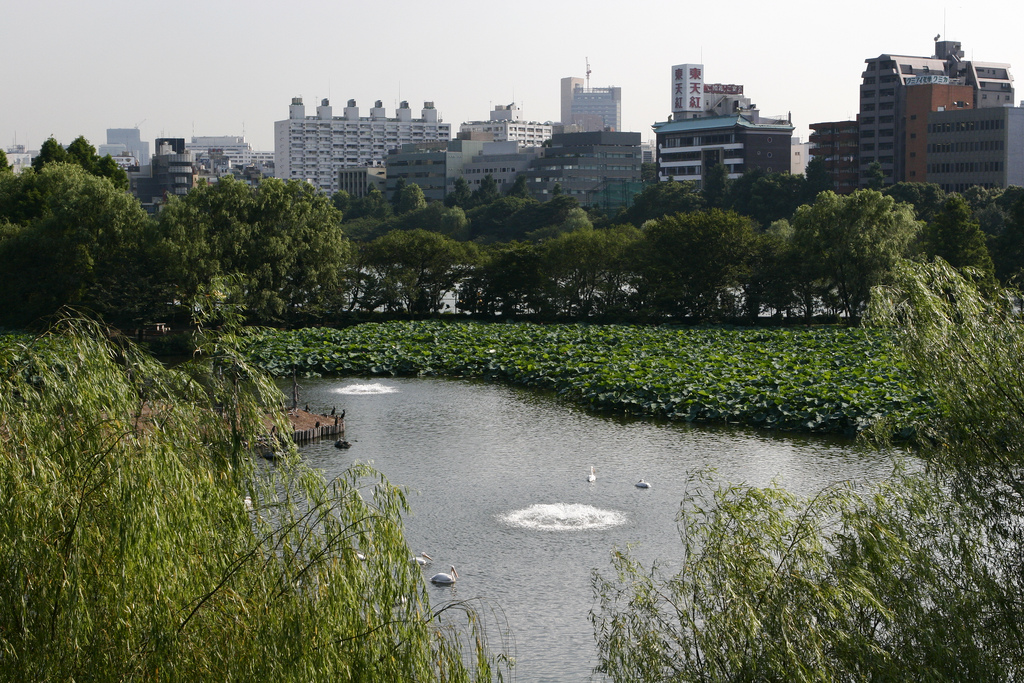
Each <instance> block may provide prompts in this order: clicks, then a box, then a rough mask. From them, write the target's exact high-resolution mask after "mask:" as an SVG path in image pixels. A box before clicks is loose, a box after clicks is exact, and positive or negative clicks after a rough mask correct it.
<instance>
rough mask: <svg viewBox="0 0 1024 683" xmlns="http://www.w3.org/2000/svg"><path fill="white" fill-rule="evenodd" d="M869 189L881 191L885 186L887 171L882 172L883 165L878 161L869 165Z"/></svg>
mask: <svg viewBox="0 0 1024 683" xmlns="http://www.w3.org/2000/svg"><path fill="white" fill-rule="evenodd" d="M866 177H867V179H868V189H871V190H881V189H882V188H883V187H884V186H885V171H883V170H882V164H880V163H879V162H877V161H872V162H871V163H870V164H868V173H867V176H866Z"/></svg>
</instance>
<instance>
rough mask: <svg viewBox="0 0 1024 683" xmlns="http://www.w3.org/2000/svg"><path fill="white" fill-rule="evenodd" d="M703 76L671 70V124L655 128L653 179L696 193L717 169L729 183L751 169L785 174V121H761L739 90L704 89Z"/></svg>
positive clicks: (696, 70)
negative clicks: (687, 185) (687, 184)
mask: <svg viewBox="0 0 1024 683" xmlns="http://www.w3.org/2000/svg"><path fill="white" fill-rule="evenodd" d="M704 76H705V73H704V65H703V64H676V65H675V66H673V67H672V72H671V81H670V83H671V103H672V120H671V121H666V122H664V123H656V124H654V134H655V137H656V142H657V164H658V179H659V180H661V181H669V180H678V181H684V180H685V181H691V182H693V183H694V184H696V185H697V187H698V188H700V187H703V185H704V179H705V177H706V176H707V173H708V171H709V170H710V169H711V168H712V167H714V166H716V165H717V164H723V165H724V166H725V168H726V171H727V173H728V176H729V178H733V179H735V178H738V177H740V176H741V175H742V174H743V173H744V172H745V171H748V170H750V169H754V168H760V169H763V170H765V171H767V172H769V173H788V172H790V168H791V164H792V155H793V151H792V144H791V140H792V136H793V123H792V121H791V120H790V117H789V115H786V116H785V117H781V116H780V117H763V116H761V113H760V111H759V110H758V109H757V106H756V105H755V104H753V103H752V102H751V101H750V98H748V97H746V96H745V95H744V94H743V86H742V85H736V84H732V83H729V84H725V83H705V81H704Z"/></svg>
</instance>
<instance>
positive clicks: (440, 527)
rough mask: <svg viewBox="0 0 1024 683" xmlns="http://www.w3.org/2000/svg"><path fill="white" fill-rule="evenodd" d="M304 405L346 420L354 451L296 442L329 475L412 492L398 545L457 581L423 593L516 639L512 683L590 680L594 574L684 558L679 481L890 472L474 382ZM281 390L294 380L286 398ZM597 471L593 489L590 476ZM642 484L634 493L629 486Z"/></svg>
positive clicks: (394, 383) (338, 382)
mask: <svg viewBox="0 0 1024 683" xmlns="http://www.w3.org/2000/svg"><path fill="white" fill-rule="evenodd" d="M301 385H302V388H301V396H300V403H309V406H310V410H312V411H315V412H323V413H329V412H330V410H331V409H332V408H333V407H336V408H337V410H338V411H339V412H340V411H341V410H342V409H344V410H346V411H347V417H346V424H347V438H348V440H349V441H350V442H352V444H353V446H352V448H351V449H350V450H339V449H336V448H334V445H333V442H332V441H329V440H325V441H322V442H320V443H316V444H312V445H308V446H304V447H303V448H302V454H303V456H304V458H305V459H306V461H307V462H308V463H309V464H310V465H312V466H313V467H316V468H319V469H322V470H323V471H324V473H325V474H326V475H327V476H328V477H331V476H336V475H337V474H339V473H340V472H341V471H343V470H344V469H345V468H346V467H348V466H349V465H350V464H352V463H353V462H354V461H357V460H358V461H360V462H370V463H372V464H373V466H374V467H375V468H376V469H378V470H379V471H380V472H381V473H383V474H384V475H385V476H386V477H387V478H388V480H389V481H390V482H391V483H392V484H396V485H399V486H402V487H405V488H406V489H407V490H408V495H409V502H410V505H411V507H412V511H411V514H410V515H409V516H407V518H406V519H405V528H406V538H407V540H408V542H409V546H410V548H411V549H412V550H413V552H417V553H418V552H421V551H423V552H426V553H428V554H429V555H431V556H432V557H433V558H434V563H433V565H432V566H430V567H426V568H425V569H424V572H425V574H426V575H427V576H428V577H429V576H430V575H432V574H433V573H435V572H438V571H445V572H447V571H448V568H449V566H450V565H455V567H456V569H457V570H458V573H459V580H458V582H457V583H456V585H455V586H452V587H440V586H434V585H431V586H430V595H431V600H432V602H433V604H434V607H435V608H436V607H437V606H438V605H440V604H442V603H443V602H445V601H449V600H466V599H473V598H481V599H482V600H483V602H482V603H481V604H480V605H478V607H479V608H480V609H481V610H482V611H483V612H484V614H485V616H487V618H488V619H489V620H490V628H489V632H490V635H491V637H492V640H493V642H494V643H495V644H497V645H500V639H499V636H500V630H501V629H502V628H506V627H507V628H508V629H510V630H511V639H512V640H511V641H510V642H509V643H508V647H509V650H510V652H509V654H510V655H511V656H513V657H514V658H515V661H516V667H515V669H514V672H513V677H514V680H519V681H587V680H595V679H599V677H596V676H594V675H592V674H591V670H592V668H593V666H594V665H595V664H596V646H595V643H594V637H593V631H592V627H591V624H590V622H589V621H588V613H589V611H590V610H591V608H592V607H594V606H595V601H594V596H593V591H592V588H591V575H592V571H593V570H594V569H597V570H599V571H601V572H608V571H610V569H611V564H610V553H611V551H612V549H613V548H625V547H626V546H627V545H630V546H632V548H633V554H634V555H635V556H636V557H638V558H639V559H641V560H642V561H644V563H645V564H649V563H650V562H651V561H652V560H654V559H658V560H659V561H661V562H663V563H664V566H665V567H666V568H667V567H670V566H671V563H672V561H673V558H677V557H679V554H680V548H681V546H680V542H679V536H678V532H677V529H676V523H675V519H676V514H677V512H678V510H679V504H680V501H681V500H682V499H683V496H684V495H685V483H686V479H687V475H688V473H689V472H691V471H693V470H695V469H698V468H703V467H709V466H710V467H714V468H715V470H716V476H717V478H719V479H721V480H722V481H727V482H733V483H743V482H745V483H748V484H753V485H766V484H768V483H770V482H771V481H772V480H773V479H777V480H778V481H779V482H780V483H781V484H783V485H784V486H785V487H786V488H787V489H789V490H790V491H792V492H794V493H798V494H804V495H806V494H811V493H814V492H816V491H818V490H819V489H821V488H822V487H824V486H827V485H829V484H832V483H835V482H838V481H842V480H856V481H858V482H870V481H875V480H878V479H882V478H885V477H887V476H888V475H889V474H890V472H891V469H892V463H891V460H890V458H889V457H887V456H886V455H884V454H879V453H876V452H872V451H869V450H866V449H864V448H862V447H859V446H857V445H856V444H854V443H853V442H851V441H849V440H846V439H841V438H834V439H828V438H822V437H810V436H801V435H791V434H785V435H783V434H775V433H768V432H756V431H752V430H746V429H729V428H712V427H703V426H693V425H686V424H666V423H656V422H650V421H642V420H635V419H628V418H622V417H615V416H605V415H595V414H592V413H588V412H586V411H584V410H581V409H579V408H577V407H575V406H572V405H567V404H565V403H562V402H559V401H558V400H557V398H555V397H552V396H549V395H543V394H539V393H536V392H532V391H529V390H523V389H518V388H512V387H506V386H501V385H493V384H486V383H482V382H478V381H461V380H445V379H416V378H413V379H392V378H387V379H379V378H373V379H352V378H346V379H307V380H303V381H302V382H301ZM287 392H288V393H289V394H290V383H289V385H288V388H287ZM591 467H594V468H595V471H596V475H597V480H596V481H595V482H593V483H589V482H588V481H587V475H588V474H589V473H590V468H591ZM641 478H643V479H645V480H646V481H648V482H650V483H651V488H649V489H640V488H637V487H636V486H635V485H634V484H635V483H636V482H637V481H638V480H639V479H641Z"/></svg>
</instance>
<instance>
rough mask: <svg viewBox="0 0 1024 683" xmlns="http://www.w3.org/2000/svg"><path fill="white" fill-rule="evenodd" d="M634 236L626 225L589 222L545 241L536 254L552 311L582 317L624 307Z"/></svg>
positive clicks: (636, 236)
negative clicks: (601, 225)
mask: <svg viewBox="0 0 1024 683" xmlns="http://www.w3.org/2000/svg"><path fill="white" fill-rule="evenodd" d="M576 210H577V211H580V212H582V209H576ZM639 240H640V231H639V230H637V229H636V228H634V227H633V226H631V225H630V226H618V227H614V228H609V229H604V230H594V229H593V228H592V227H590V225H589V221H588V222H587V224H585V225H583V226H581V227H578V228H576V229H573V230H570V231H567V232H565V233H563V234H561V235H559V236H558V237H554V238H552V239H549V240H547V241H545V242H544V243H543V244H542V247H541V252H542V259H543V272H544V274H545V276H546V278H545V282H546V285H547V297H546V299H547V303H548V305H549V306H550V308H551V310H552V311H553V312H554V313H556V314H557V315H563V316H571V317H579V318H584V319H585V318H588V317H590V316H591V315H595V314H605V313H610V312H621V311H623V310H625V309H626V308H627V306H628V304H627V293H628V291H629V289H628V287H627V285H629V284H630V281H631V279H632V278H631V275H632V269H631V268H629V266H628V264H629V260H630V259H629V256H630V254H631V252H632V251H633V250H634V249H635V248H636V245H637V243H638V242H639Z"/></svg>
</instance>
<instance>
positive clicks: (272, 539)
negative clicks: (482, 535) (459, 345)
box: [0, 171, 503, 681]
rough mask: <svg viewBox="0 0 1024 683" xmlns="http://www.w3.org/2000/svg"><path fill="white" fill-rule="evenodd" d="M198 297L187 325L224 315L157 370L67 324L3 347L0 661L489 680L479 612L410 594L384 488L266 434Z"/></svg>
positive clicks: (216, 299) (357, 471)
mask: <svg viewBox="0 0 1024 683" xmlns="http://www.w3.org/2000/svg"><path fill="white" fill-rule="evenodd" d="M44 172H45V171H44ZM215 292H217V293H215ZM207 295H208V296H203V297H202V298H201V299H200V300H197V302H196V305H197V307H198V309H199V310H200V315H199V316H198V319H197V321H196V323H197V324H198V325H199V326H200V329H210V328H212V327H214V326H223V327H224V328H225V332H224V333H222V334H219V335H217V336H212V335H202V336H200V337H197V338H195V342H196V347H195V348H196V354H195V356H194V357H193V358H192V359H191V360H190V362H187V363H184V364H182V365H179V366H177V367H176V368H173V369H170V368H166V367H164V366H163V365H162V364H161V363H159V362H157V361H156V360H155V359H154V358H151V357H148V356H146V355H145V354H143V353H141V352H140V351H139V350H138V349H136V348H134V347H133V346H132V345H131V344H129V343H126V342H125V340H124V339H123V338H120V339H117V340H116V341H108V339H109V338H110V331H109V330H107V329H103V328H101V327H99V326H98V325H94V324H90V323H88V322H86V321H81V320H62V321H61V322H60V324H59V325H57V326H55V327H54V328H53V329H52V330H50V331H49V332H48V333H47V334H45V335H43V336H41V337H40V338H37V339H34V340H30V339H24V340H21V339H19V340H17V341H13V340H12V341H11V342H10V343H5V344H3V349H2V351H0V367H2V368H3V372H0V433H2V434H3V435H4V438H3V439H0V459H2V461H3V462H4V463H5V467H3V468H0V489H2V490H3V491H4V492H5V493H4V504H3V506H0V567H3V572H2V573H0V605H2V609H0V647H2V649H3V652H5V661H4V678H7V679H9V680H33V679H48V680H91V679H108V680H110V679H116V680H125V679H141V680H157V679H167V678H172V679H177V678H182V679H189V680H232V679H237V678H238V677H239V676H241V677H242V678H246V679H250V678H251V679H253V680H274V681H292V680H304V681H308V680H340V681H371V680H396V681H397V680H402V681H413V680H416V681H430V680H445V681H489V680H492V677H498V676H499V674H500V673H501V672H502V671H503V668H502V664H501V662H500V661H499V660H497V659H496V657H495V656H494V655H493V654H492V653H490V652H488V650H487V646H486V640H485V634H484V633H483V631H482V629H480V628H479V627H478V624H479V621H478V615H476V614H474V613H473V612H472V611H470V610H468V609H467V608H466V607H465V605H463V606H462V607H458V606H440V607H438V608H432V607H431V606H430V602H429V595H428V591H427V590H426V588H425V585H424V583H425V581H424V578H423V574H422V572H421V570H420V569H419V568H418V567H417V566H416V565H415V564H411V563H410V562H409V556H410V551H409V548H408V545H407V544H406V542H405V540H404V536H403V534H402V523H401V515H403V514H405V513H407V512H408V507H407V504H406V501H405V496H404V494H403V493H402V492H401V491H400V490H398V489H397V488H395V487H394V486H392V485H390V484H389V483H388V482H387V481H385V480H384V479H383V477H381V476H380V475H379V474H377V473H376V472H374V471H373V470H371V469H369V468H367V467H363V466H355V467H353V468H351V469H349V470H347V471H346V472H344V473H343V474H341V475H340V476H338V477H336V478H334V479H332V480H331V481H327V480H325V479H324V477H323V475H322V474H321V473H319V472H318V471H316V470H314V469H312V468H310V467H307V466H306V465H305V464H304V463H303V462H302V459H301V458H300V457H299V456H298V454H297V452H296V450H295V448H294V446H293V445H291V444H290V442H289V441H279V440H278V437H277V436H276V435H275V431H276V434H283V433H286V430H288V429H289V428H290V425H288V423H287V421H286V420H285V419H284V411H283V410H282V409H281V408H282V406H281V392H280V390H279V389H278V388H277V387H276V386H275V385H274V384H273V382H271V381H270V380H269V378H267V377H266V376H264V375H262V374H261V373H260V372H258V371H257V370H256V369H255V368H253V367H252V366H251V365H249V363H248V362H247V360H246V357H245V355H244V354H243V353H242V352H241V350H240V345H241V341H240V339H239V333H240V330H239V329H238V327H237V325H236V324H232V323H231V322H230V320H231V318H230V317H228V316H226V315H224V313H225V311H226V310H227V309H229V308H230V305H229V301H230V300H231V298H232V297H231V295H230V294H229V293H227V292H226V291H225V290H223V289H222V288H218V289H217V290H215V291H210V292H207ZM55 416H56V417H59V418H60V419H61V420H64V421H66V425H67V427H68V428H69V429H70V430H72V431H73V435H72V434H69V433H67V432H66V430H64V429H54V422H53V421H54V419H55ZM268 419H269V420H270V421H271V422H272V424H273V429H271V426H270V425H265V424H264V420H268ZM257 444H267V445H272V446H273V447H274V448H276V449H278V450H277V452H278V455H279V457H278V458H277V459H276V464H275V466H274V467H262V466H260V465H259V464H257V463H258V462H259V461H260V459H259V458H258V457H255V450H254V449H255V448H256V447H257ZM26 539H32V542H31V543H29V542H26ZM362 554H365V557H367V558H369V559H368V560H367V561H362V560H360V559H359V558H360V557H361V555H362ZM457 613H458V614H461V615H464V616H465V617H466V622H465V623H464V624H460V623H459V621H457V620H455V619H451V618H446V617H445V615H454V614H457ZM241 672H244V673H241Z"/></svg>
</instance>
